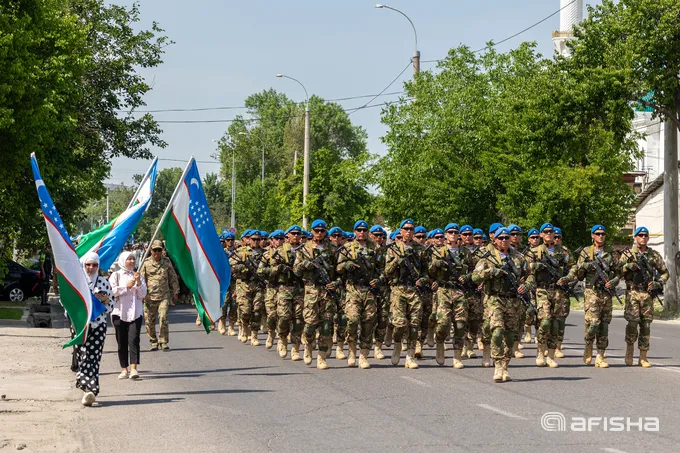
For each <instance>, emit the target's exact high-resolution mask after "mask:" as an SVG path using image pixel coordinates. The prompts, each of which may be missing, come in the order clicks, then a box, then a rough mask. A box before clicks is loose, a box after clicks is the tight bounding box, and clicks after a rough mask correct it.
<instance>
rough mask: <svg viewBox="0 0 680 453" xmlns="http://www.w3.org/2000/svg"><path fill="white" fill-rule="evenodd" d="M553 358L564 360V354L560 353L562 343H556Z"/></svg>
mask: <svg viewBox="0 0 680 453" xmlns="http://www.w3.org/2000/svg"><path fill="white" fill-rule="evenodd" d="M555 358H556V359H563V358H564V353H563V352H562V342H561V341H560V342H559V343H557V347H556V348H555Z"/></svg>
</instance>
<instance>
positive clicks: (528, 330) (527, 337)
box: [524, 326, 531, 344]
mask: <svg viewBox="0 0 680 453" xmlns="http://www.w3.org/2000/svg"><path fill="white" fill-rule="evenodd" d="M524 342H525V343H526V344H529V343H531V326H524Z"/></svg>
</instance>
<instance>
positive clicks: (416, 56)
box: [375, 3, 420, 80]
mask: <svg viewBox="0 0 680 453" xmlns="http://www.w3.org/2000/svg"><path fill="white" fill-rule="evenodd" d="M375 7H376V8H379V9H391V10H392V11H394V12H397V13H399V14H401V15H402V16H404V17H405V18H406V20H408V22H409V23H410V24H411V28H413V36H414V37H415V47H414V50H413V79H414V80H415V79H416V77H417V76H418V73H419V72H420V51H419V50H418V32H417V31H416V26H415V25H414V24H413V21H412V20H411V18H410V17H408V16H407V15H406V14H405V13H404V12H403V11H400V10H398V9H397V8H392V7H391V6H389V5H383V4H381V3H378V4H377V5H375Z"/></svg>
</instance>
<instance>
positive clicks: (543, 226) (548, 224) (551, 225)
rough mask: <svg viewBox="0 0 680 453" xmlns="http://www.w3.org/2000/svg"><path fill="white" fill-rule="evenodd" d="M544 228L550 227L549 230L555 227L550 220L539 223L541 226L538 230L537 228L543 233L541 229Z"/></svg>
mask: <svg viewBox="0 0 680 453" xmlns="http://www.w3.org/2000/svg"><path fill="white" fill-rule="evenodd" d="M545 229H550V230H553V231H555V227H554V226H553V224H552V223H550V222H546V223H544V224H543V225H541V228H539V229H538V230H539V231H540V232H541V233H543V230H545Z"/></svg>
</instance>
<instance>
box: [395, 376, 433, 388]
mask: <svg viewBox="0 0 680 453" xmlns="http://www.w3.org/2000/svg"><path fill="white" fill-rule="evenodd" d="M401 378H402V379H406V380H407V381H409V382H413V383H414V384H417V385H419V386H421V387H432V386H431V385H430V384H428V383H427V382H423V381H421V380H418V379H416V378H412V377H411V376H401Z"/></svg>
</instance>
